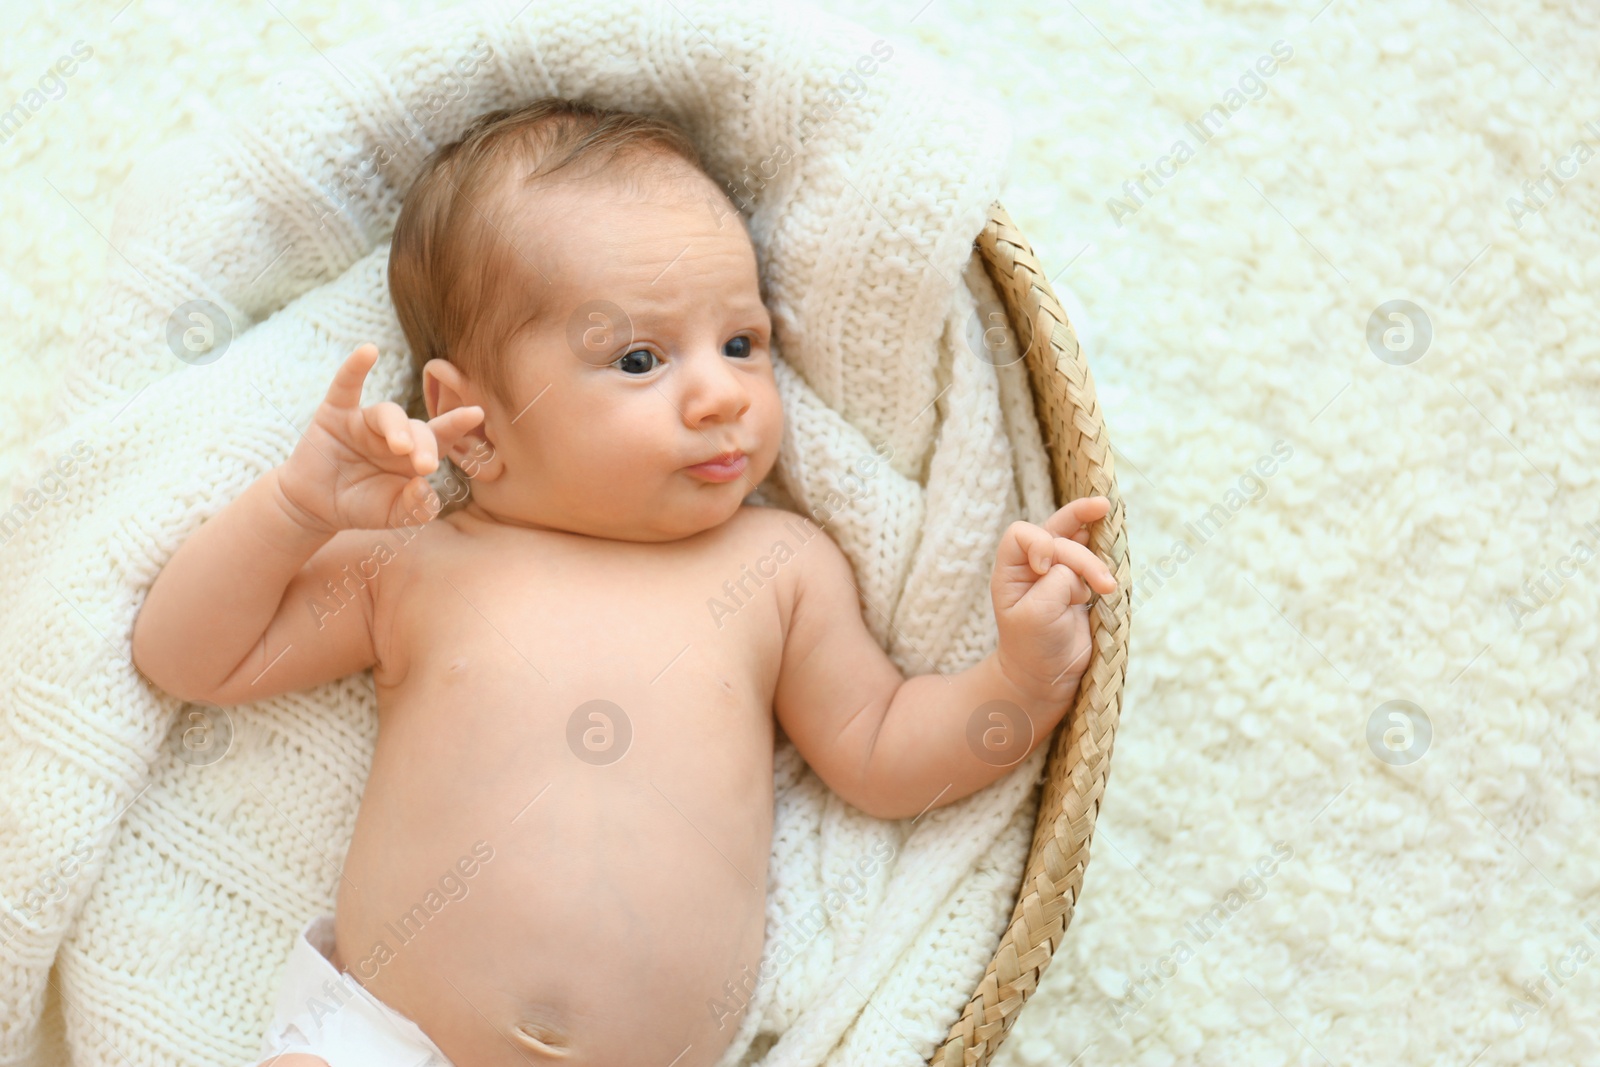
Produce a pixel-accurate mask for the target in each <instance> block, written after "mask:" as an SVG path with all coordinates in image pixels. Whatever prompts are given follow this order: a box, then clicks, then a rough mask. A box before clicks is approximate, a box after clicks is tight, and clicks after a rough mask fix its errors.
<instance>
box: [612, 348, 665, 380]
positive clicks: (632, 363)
mask: <svg viewBox="0 0 1600 1067" xmlns="http://www.w3.org/2000/svg"><path fill="white" fill-rule="evenodd" d="M644 356H648V357H649V358H650V359H653V360H656V361H657V362H660V359H659V357H658V356H657V355H656V354H655V353H654V352H652V351H650V350H649V349H648V348H635V349H634V350H633V351H632V352H629V353H628V354H627V355H625V356H621V357H619V358H618V359H617V361H616V362H615V363H613V364H611V365H612V366H613V367H616V368H618V369H619V370H621V371H622V372H623V373H624V374H632V375H635V376H637V375H640V374H648V373H650V372H651V371H653V370H655V367H654V366H652V365H650V364H648V363H647V364H645V365H644V366H640V360H639V359H637V358H635V357H644Z"/></svg>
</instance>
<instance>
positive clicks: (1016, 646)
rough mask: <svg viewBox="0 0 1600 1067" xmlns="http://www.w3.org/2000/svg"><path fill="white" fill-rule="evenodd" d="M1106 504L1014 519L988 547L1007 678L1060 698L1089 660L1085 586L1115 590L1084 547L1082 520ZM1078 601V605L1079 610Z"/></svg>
mask: <svg viewBox="0 0 1600 1067" xmlns="http://www.w3.org/2000/svg"><path fill="white" fill-rule="evenodd" d="M1110 510H1111V501H1109V500H1107V499H1106V498H1105V497H1103V496H1086V497H1083V498H1081V499H1079V500H1074V501H1071V502H1070V503H1068V504H1067V505H1066V506H1065V507H1063V508H1061V509H1060V510H1059V511H1057V512H1056V513H1055V514H1054V515H1052V516H1050V517H1049V518H1048V519H1046V520H1045V522H1044V525H1043V526H1042V527H1041V526H1036V525H1034V524H1033V523H1031V522H1014V523H1012V524H1011V525H1010V526H1009V527H1008V528H1007V529H1006V532H1005V536H1004V537H1003V538H1001V540H1000V548H999V550H998V551H997V552H996V553H995V564H994V576H993V577H992V578H991V579H990V581H989V592H990V595H991V596H992V597H993V598H994V617H995V623H996V625H997V627H998V629H999V631H1000V648H999V650H998V652H997V656H998V658H999V660H1000V667H1001V669H1002V670H1003V671H1004V672H1005V674H1006V677H1008V678H1010V679H1011V681H1012V684H1014V685H1016V686H1018V687H1019V688H1021V689H1023V690H1025V691H1026V692H1029V693H1035V694H1037V695H1038V696H1039V697H1040V698H1041V699H1047V700H1063V701H1064V700H1065V699H1066V698H1068V697H1070V696H1071V694H1072V692H1073V691H1074V690H1076V688H1077V685H1078V679H1079V678H1081V677H1082V675H1083V671H1084V668H1085V667H1086V666H1088V663H1089V612H1088V607H1087V605H1088V603H1089V590H1090V588H1091V587H1092V588H1093V589H1094V590H1095V591H1096V592H1098V593H1100V594H1102V595H1104V594H1107V593H1111V592H1113V591H1114V590H1115V589H1116V588H1117V582H1116V579H1115V578H1113V577H1112V576H1111V569H1110V568H1109V567H1107V566H1106V565H1105V564H1104V563H1102V562H1101V561H1100V558H1099V557H1098V556H1096V555H1095V554H1094V553H1093V552H1092V551H1090V550H1089V548H1088V544H1087V542H1088V540H1089V530H1088V524H1089V523H1091V522H1094V521H1096V520H1098V519H1102V518H1104V517H1105V516H1106V514H1107V513H1108V512H1110ZM1080 607H1081V610H1080Z"/></svg>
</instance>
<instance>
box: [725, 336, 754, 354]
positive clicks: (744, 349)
mask: <svg viewBox="0 0 1600 1067" xmlns="http://www.w3.org/2000/svg"><path fill="white" fill-rule="evenodd" d="M722 354H723V355H726V356H732V357H733V358H734V359H743V358H745V357H746V356H748V355H749V354H750V338H748V337H735V338H734V339H733V340H731V341H729V342H728V343H727V344H725V345H723V346H722Z"/></svg>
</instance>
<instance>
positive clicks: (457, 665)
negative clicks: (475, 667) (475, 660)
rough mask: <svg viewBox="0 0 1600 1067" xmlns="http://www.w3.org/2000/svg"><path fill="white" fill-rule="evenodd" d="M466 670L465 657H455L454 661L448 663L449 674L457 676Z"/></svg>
mask: <svg viewBox="0 0 1600 1067" xmlns="http://www.w3.org/2000/svg"><path fill="white" fill-rule="evenodd" d="M466 669H467V657H465V656H457V657H456V658H455V659H453V660H451V661H450V673H451V674H459V673H461V672H462V671H464V670H466Z"/></svg>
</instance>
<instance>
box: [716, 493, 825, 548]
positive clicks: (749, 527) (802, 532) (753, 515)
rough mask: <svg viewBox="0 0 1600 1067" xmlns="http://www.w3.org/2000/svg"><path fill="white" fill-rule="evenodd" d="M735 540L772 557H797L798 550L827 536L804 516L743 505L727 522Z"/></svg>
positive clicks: (761, 505) (780, 509)
mask: <svg viewBox="0 0 1600 1067" xmlns="http://www.w3.org/2000/svg"><path fill="white" fill-rule="evenodd" d="M729 525H730V526H732V527H734V529H735V532H736V534H737V536H738V537H740V538H742V539H744V540H748V541H751V542H753V543H754V544H755V545H758V546H760V547H762V548H763V549H764V550H766V551H768V552H770V553H772V554H774V555H786V556H794V557H798V556H800V555H801V554H802V552H801V550H802V549H803V548H804V547H805V546H806V545H808V544H810V543H812V542H813V541H814V540H815V539H816V538H817V537H819V536H820V537H822V538H824V539H826V538H827V536H828V535H827V533H826V532H825V531H824V530H823V529H822V527H820V526H818V525H817V524H816V523H814V522H812V521H811V520H810V519H808V518H806V517H805V516H804V515H800V514H797V513H796V512H793V511H788V510H786V509H784V508H777V507H770V506H767V505H764V504H746V505H744V506H743V507H741V508H740V509H739V511H738V512H737V513H736V514H735V515H734V517H733V518H732V519H731V520H730V521H729Z"/></svg>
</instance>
